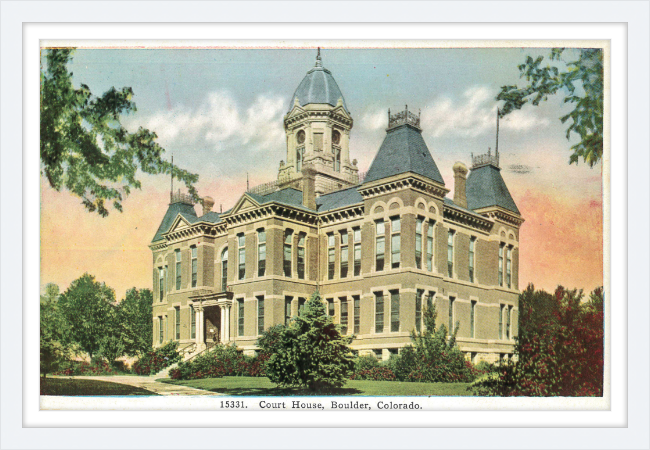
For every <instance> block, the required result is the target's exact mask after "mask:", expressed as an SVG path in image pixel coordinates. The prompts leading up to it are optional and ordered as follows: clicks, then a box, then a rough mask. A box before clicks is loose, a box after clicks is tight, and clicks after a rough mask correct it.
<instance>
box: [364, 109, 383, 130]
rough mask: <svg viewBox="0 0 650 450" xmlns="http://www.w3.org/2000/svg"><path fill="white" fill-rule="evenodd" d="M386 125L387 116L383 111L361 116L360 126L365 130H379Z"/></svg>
mask: <svg viewBox="0 0 650 450" xmlns="http://www.w3.org/2000/svg"><path fill="white" fill-rule="evenodd" d="M387 123H388V116H387V113H386V110H385V109H381V110H376V111H374V112H366V113H365V114H364V115H363V116H361V126H362V127H363V128H365V129H367V130H379V129H381V128H385V127H386V124H387Z"/></svg>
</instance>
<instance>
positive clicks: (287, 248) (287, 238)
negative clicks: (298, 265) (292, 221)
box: [283, 230, 293, 277]
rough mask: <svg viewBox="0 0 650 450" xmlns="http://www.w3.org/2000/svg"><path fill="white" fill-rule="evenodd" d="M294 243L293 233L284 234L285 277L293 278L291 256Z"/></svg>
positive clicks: (286, 232) (289, 231)
mask: <svg viewBox="0 0 650 450" xmlns="http://www.w3.org/2000/svg"><path fill="white" fill-rule="evenodd" d="M292 241H293V231H292V230H286V231H285V232H284V264H283V267H284V276H285V277H290V276H291V254H292V249H291V246H292V244H293V242H292Z"/></svg>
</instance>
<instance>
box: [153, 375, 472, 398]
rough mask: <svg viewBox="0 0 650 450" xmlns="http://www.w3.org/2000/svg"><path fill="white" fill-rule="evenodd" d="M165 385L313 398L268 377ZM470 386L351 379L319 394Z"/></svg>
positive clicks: (440, 391)
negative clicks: (280, 384) (343, 384)
mask: <svg viewBox="0 0 650 450" xmlns="http://www.w3.org/2000/svg"><path fill="white" fill-rule="evenodd" d="M157 381H162V382H164V383H170V384H180V385H183V386H189V387H193V388H197V389H204V390H206V391H212V392H219V393H222V394H226V395H248V396H266V395H278V396H283V395H314V394H313V393H311V392H309V391H307V390H305V389H300V388H280V387H278V386H277V385H275V384H274V383H272V382H271V381H270V380H269V379H268V378H266V377H223V378H204V379H201V380H170V379H166V378H165V379H159V380H157ZM468 387H469V383H409V382H401V381H367V380H349V381H348V382H347V383H346V384H345V386H343V387H342V388H340V389H336V390H334V391H332V392H327V393H325V394H323V393H320V394H318V395H372V396H386V395H391V396H408V395H422V396H425V395H426V396H462V395H465V396H471V395H472V393H471V392H470V391H468V389H467V388H468Z"/></svg>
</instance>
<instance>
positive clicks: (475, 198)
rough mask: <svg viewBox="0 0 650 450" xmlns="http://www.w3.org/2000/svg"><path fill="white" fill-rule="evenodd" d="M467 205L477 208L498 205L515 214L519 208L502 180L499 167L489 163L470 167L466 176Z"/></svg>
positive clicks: (470, 207)
mask: <svg viewBox="0 0 650 450" xmlns="http://www.w3.org/2000/svg"><path fill="white" fill-rule="evenodd" d="M466 195H467V207H468V208H469V209H474V210H476V209H479V208H485V207H488V206H500V207H502V208H505V209H507V210H508V211H512V212H514V213H516V214H520V213H519V209H518V208H517V205H516V204H515V201H514V200H513V199H512V196H511V195H510V191H509V190H508V187H507V186H506V183H505V182H504V181H503V177H502V176H501V169H499V168H498V167H495V166H493V165H491V164H488V165H485V166H481V167H477V168H476V169H472V170H471V171H470V173H469V177H467V185H466Z"/></svg>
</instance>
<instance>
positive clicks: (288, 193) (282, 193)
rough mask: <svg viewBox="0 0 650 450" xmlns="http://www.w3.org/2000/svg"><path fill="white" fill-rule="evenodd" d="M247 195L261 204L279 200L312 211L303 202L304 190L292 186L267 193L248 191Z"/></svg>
mask: <svg viewBox="0 0 650 450" xmlns="http://www.w3.org/2000/svg"><path fill="white" fill-rule="evenodd" d="M247 195H248V196H250V197H251V198H253V199H254V200H255V201H256V202H257V203H259V204H260V205H261V204H263V203H269V202H277V203H282V204H285V205H288V206H293V207H296V208H301V209H306V210H308V211H312V210H311V209H309V208H307V207H305V206H304V205H303V204H302V191H300V190H298V189H294V188H290V187H289V188H285V189H281V190H279V191H275V192H271V193H270V194H267V195H259V194H253V193H251V192H247Z"/></svg>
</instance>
